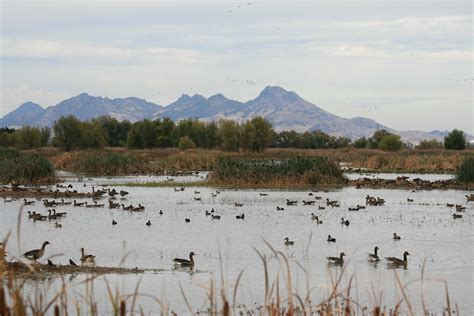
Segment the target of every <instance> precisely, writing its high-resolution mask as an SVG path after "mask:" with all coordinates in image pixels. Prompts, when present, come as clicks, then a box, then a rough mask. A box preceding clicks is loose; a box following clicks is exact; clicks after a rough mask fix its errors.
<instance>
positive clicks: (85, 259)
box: [81, 248, 95, 264]
mask: <svg viewBox="0 0 474 316" xmlns="http://www.w3.org/2000/svg"><path fill="white" fill-rule="evenodd" d="M94 261H95V256H94V255H86V253H85V250H84V248H81V262H82V263H83V264H84V263H93V262H94Z"/></svg>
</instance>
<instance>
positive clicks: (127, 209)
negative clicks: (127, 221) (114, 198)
mask: <svg viewBox="0 0 474 316" xmlns="http://www.w3.org/2000/svg"><path fill="white" fill-rule="evenodd" d="M122 208H123V210H124V211H130V210H132V209H133V205H132V204H130V205H129V206H125V205H123V204H122Z"/></svg>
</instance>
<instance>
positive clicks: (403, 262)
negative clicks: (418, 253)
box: [385, 251, 410, 266]
mask: <svg viewBox="0 0 474 316" xmlns="http://www.w3.org/2000/svg"><path fill="white" fill-rule="evenodd" d="M409 255H410V254H409V253H408V251H405V252H404V253H403V260H402V259H399V258H396V257H385V259H387V261H389V264H393V265H396V266H401V265H403V266H406V265H407V263H408V260H407V257H408V256H409Z"/></svg>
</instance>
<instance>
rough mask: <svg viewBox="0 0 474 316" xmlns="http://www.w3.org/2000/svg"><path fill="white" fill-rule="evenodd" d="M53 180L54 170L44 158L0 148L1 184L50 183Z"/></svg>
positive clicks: (34, 154)
mask: <svg viewBox="0 0 474 316" xmlns="http://www.w3.org/2000/svg"><path fill="white" fill-rule="evenodd" d="M55 180H56V178H55V176H54V168H53V166H52V164H51V163H50V162H49V161H48V160H47V159H46V158H44V157H42V156H40V155H38V154H36V153H22V152H19V151H17V150H14V149H8V148H4V147H0V182H1V183H10V182H17V183H52V182H54V181H55Z"/></svg>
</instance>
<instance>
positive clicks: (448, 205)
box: [446, 203, 454, 207]
mask: <svg viewBox="0 0 474 316" xmlns="http://www.w3.org/2000/svg"><path fill="white" fill-rule="evenodd" d="M446 206H447V207H454V204H451V203H446Z"/></svg>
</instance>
